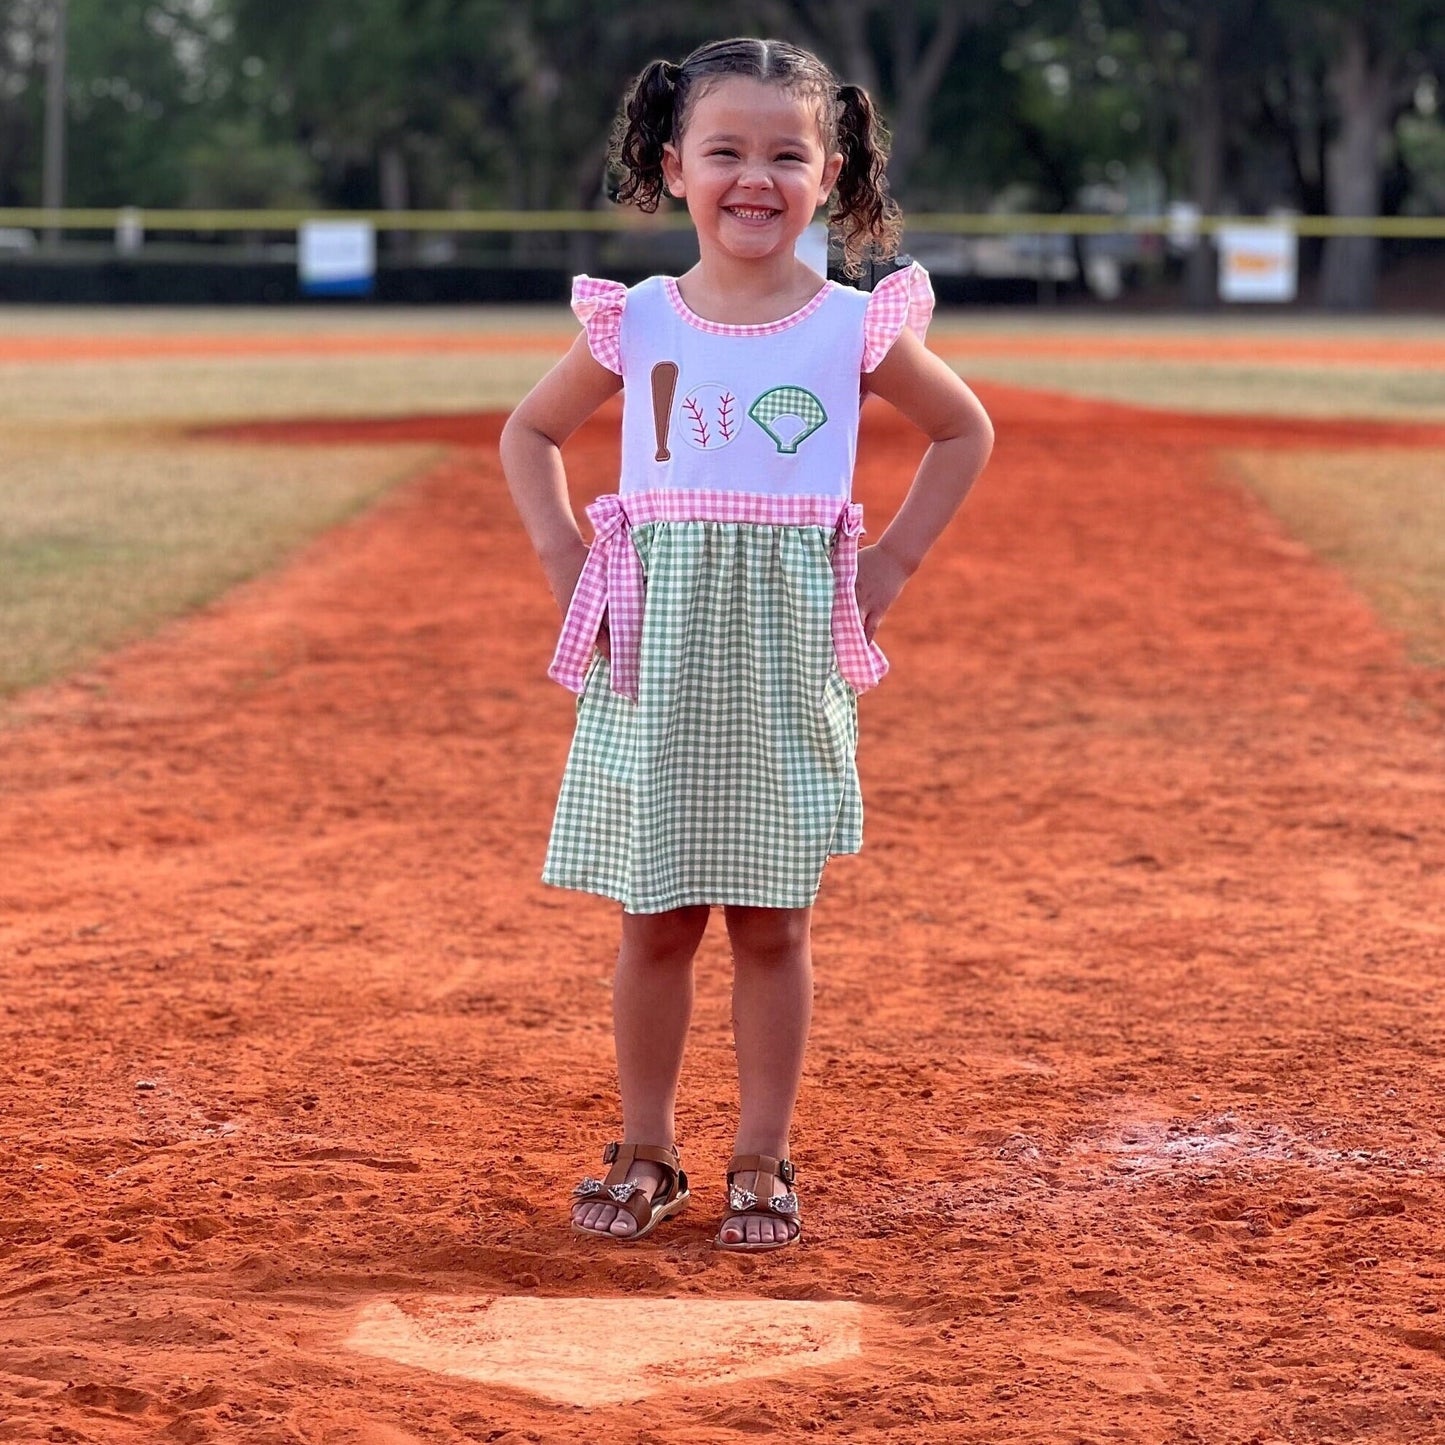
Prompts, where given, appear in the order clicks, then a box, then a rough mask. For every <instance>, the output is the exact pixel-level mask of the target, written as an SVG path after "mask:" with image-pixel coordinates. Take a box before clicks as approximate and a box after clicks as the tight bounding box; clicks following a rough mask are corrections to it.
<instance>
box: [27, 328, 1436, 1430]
mask: <svg viewBox="0 0 1445 1445" xmlns="http://www.w3.org/2000/svg"><path fill="white" fill-rule="evenodd" d="M575 330H576V328H575V323H573V322H571V320H570V319H569V317H568V316H567V315H566V313H565V312H564V311H562V310H560V309H559V310H555V311H553V310H545V309H544V310H536V311H524V310H520V309H518V310H495V311H484V312H462V311H457V312H441V311H438V312H419V313H406V314H402V313H379V312H368V311H348V310H337V311H320V310H317V311H306V312H280V311H277V312H267V313H253V312H252V313H248V312H230V313H220V312H216V313H207V312H187V313H182V312H163V311H157V312H145V313H141V312H106V313H95V312H82V311H65V312H61V311H45V312H41V311H25V310H15V309H12V310H9V311H7V312H6V313H5V317H4V325H3V330H0V860H3V861H0V979H3V982H4V985H5V989H4V997H3V1009H0V1104H3V1109H0V1300H3V1304H4V1308H3V1310H0V1440H13V1441H40V1440H52V1441H72V1442H103V1445H111V1442H130V1441H136V1442H143V1441H151V1440H155V1441H165V1442H172V1441H179V1442H231V1441H245V1442H258V1445H283V1442H284V1445H323V1442H324V1445H333V1442H334V1445H418V1442H428V1445H431V1442H437V1445H443V1442H445V1445H451V1442H463V1441H507V1442H520V1441H531V1442H552V1441H559V1442H591V1441H594V1440H599V1439H616V1440H622V1441H628V1442H632V1441H637V1442H648V1445H664V1442H665V1445H673V1442H686V1445H710V1442H719V1441H733V1440H737V1441H742V1440H748V1439H754V1438H757V1437H758V1436H759V1435H778V1436H784V1437H788V1438H791V1437H793V1436H795V1435H796V1436H798V1437H801V1438H806V1439H814V1440H820V1441H831V1440H879V1441H891V1442H898V1445H903V1442H908V1445H913V1442H923V1445H932V1442H953V1441H966V1442H978V1445H999V1442H1030V1445H1035V1442H1047V1445H1065V1442H1067V1445H1083V1442H1091V1445H1105V1442H1108V1445H1160V1442H1168V1445H1186V1442H1190V1445H1193V1442H1197V1445H1267V1442H1268V1445H1280V1442H1286V1441H1288V1442H1334V1445H1354V1442H1362V1441H1367V1442H1385V1441H1392V1442H1393V1441H1401V1442H1405V1441H1410V1442H1417V1441H1430V1440H1440V1439H1445V1223H1442V1220H1445V1062H1442V1052H1441V1038H1442V1028H1445V995H1442V991H1441V976H1442V970H1445V323H1442V322H1440V321H1439V320H1433V321H1430V320H1421V321H1415V322H1410V321H1390V320H1383V319H1360V320H1358V321H1348V322H1346V321H1329V322H1326V321H1323V320H1311V319H1294V320H1285V321H1281V320H1279V319H1278V318H1274V317H1255V316H1249V317H1242V316H1239V315H1237V314H1231V315H1230V316H1227V317H1223V318H1218V319H1216V318H1209V319H1207V320H1201V321H1193V322H1191V321H1187V320H1180V319H1177V318H1158V319H1146V320H1125V319H1119V318H1111V317H1099V318H1092V319H1087V318H1078V317H1072V316H1068V315H1055V314H1051V313H1048V312H1042V311H1041V312H1040V313H1038V314H1037V315H1029V314H1018V313H1015V314H1011V315H1007V316H991V315H979V314H975V313H962V312H961V313H956V314H953V315H947V316H942V317H940V318H939V321H938V323H937V325H936V326H935V329H934V332H933V334H932V336H931V344H932V345H933V346H934V348H935V349H936V350H938V351H939V352H940V353H941V354H942V355H944V356H945V357H946V358H947V359H948V360H949V361H950V362H951V363H952V364H954V365H955V366H956V367H957V368H958V369H959V370H960V372H961V373H962V374H963V375H964V376H965V378H966V379H968V380H969V382H970V383H971V384H972V385H973V386H974V387H975V389H976V390H977V391H978V393H979V395H980V397H981V398H982V399H983V401H984V402H985V404H986V405H987V406H988V408H989V410H990V413H991V415H992V416H993V419H994V422H995V426H996V429H997V434H998V445H997V449H996V451H995V454H994V458H993V461H992V463H991V464H990V467H989V469H988V471H987V472H986V473H985V475H984V477H983V479H982V481H981V482H980V483H979V485H978V487H977V489H976V491H975V494H974V495H973V496H972V497H971V498H970V500H969V502H968V504H967V505H966V507H965V509H964V511H963V513H962V515H961V516H960V518H959V519H958V521H957V522H956V523H955V525H954V526H953V528H952V529H951V530H950V531H949V532H948V533H947V534H946V536H945V538H944V539H943V540H942V542H940V544H939V546H938V547H937V549H936V550H935V552H934V554H932V555H931V556H930V558H929V559H928V561H927V563H926V564H925V566H924V568H923V570H922V571H921V572H920V573H919V574H918V576H917V578H916V579H915V580H914V582H913V583H912V584H911V585H910V587H909V588H908V590H907V591H906V592H905V593H904V595H903V597H902V599H901V600H900V602H899V603H898V605H897V607H896V608H895V609H894V611H893V613H892V614H890V616H889V617H888V619H887V621H886V622H885V624H884V626H883V629H882V631H881V632H880V635H879V641H880V643H881V644H882V645H883V647H884V649H885V651H886V652H887V653H888V655H889V657H890V659H891V661H892V669H893V670H892V672H891V674H890V676H889V677H888V679H887V681H886V682H885V683H884V685H883V686H882V687H880V688H879V689H878V690H877V691H876V692H873V693H870V694H868V695H867V696H866V697H865V698H864V699H863V700H862V702H861V704H860V710H861V716H862V743H861V748H860V769H861V772H862V777H863V792H864V800H865V808H866V823H865V840H866V841H865V847H864V851H863V853H862V855H861V856H860V857H858V858H846V859H840V860H836V861H835V862H834V863H833V864H832V865H830V869H829V872H828V875H827V877H826V879H825V882H824V888H823V893H822V896H821V898H820V900H819V903H818V907H817V912H816V927H815V951H816V968H817V1003H816V1010H815V1022H814V1032H813V1042H812V1047H811V1057H810V1065H809V1069H808V1072H807V1076H806V1078H805V1082H804V1090H803V1096H802V1101H801V1104H800V1107H799V1115H798V1121H797V1127H796V1130H795V1133H794V1138H793V1157H794V1159H795V1161H796V1163H797V1168H798V1184H797V1188H798V1193H799V1195H800V1198H801V1201H802V1209H803V1218H804V1242H803V1245H802V1247H801V1248H799V1249H796V1250H792V1251H788V1252H785V1253H783V1254H781V1255H775V1256H768V1257H761V1258H749V1257H734V1256H730V1255H726V1254H722V1253H719V1252H717V1251H715V1250H714V1249H713V1248H712V1247H711V1240H712V1236H713V1234H714V1232H715V1229H716V1226H717V1223H718V1220H719V1219H720V1217H721V1211H722V1207H723V1188H722V1170H723V1168H724V1166H725V1163H726V1159H727V1155H728V1152H729V1144H730V1136H729V1132H728V1129H729V1125H730V1123H731V1120H732V1115H733V1110H734V1092H735V1082H734V1078H733V1064H732V1056H731V1040H730V1022H729V1003H728V985H729V966H728V959H727V956H726V949H725V940H724V938H723V936H722V931H721V929H720V928H716V927H715V928H714V929H713V931H712V933H711V934H710V935H709V938H708V940H707V941H706V942H705V943H704V947H703V954H702V956H701V958H700V959H699V965H698V1002H697V1013H696V1019H695V1024H694V1031H693V1036H692V1043H691V1046H690V1050H689V1054H688V1059H687V1064H686V1068H685V1073H684V1084H683V1104H682V1114H681V1121H680V1122H681V1139H680V1143H681V1148H682V1155H683V1162H684V1165H685V1166H686V1168H687V1169H688V1172H689V1174H690V1175H691V1176H692V1180H693V1202H692V1205H691V1207H690V1208H689V1210H688V1211H687V1212H686V1213H684V1214H683V1215H682V1216H681V1217H680V1218H679V1219H677V1220H675V1221H670V1222H668V1223H667V1224H665V1225H664V1226H662V1227H661V1228H660V1229H659V1230H658V1231H657V1233H656V1234H654V1235H652V1236H651V1237H649V1238H648V1239H647V1240H644V1241H642V1242H641V1243H639V1244H637V1245H634V1246H609V1245H607V1244H606V1243H603V1242H599V1241H594V1240H589V1239H585V1238H578V1237H577V1236H574V1235H573V1234H571V1233H570V1232H569V1231H568V1228H567V1195H568V1191H569V1190H570V1188H571V1187H572V1184H573V1183H574V1182H575V1180H576V1179H577V1178H578V1177H580V1176H581V1175H582V1174H584V1173H589V1172H593V1173H595V1172H596V1166H597V1160H598V1157H599V1155H600V1151H601V1149H602V1147H603V1145H604V1144H605V1143H606V1142H607V1141H608V1140H609V1139H612V1138H614V1137H616V1134H617V1131H618V1127H619V1120H618V1113H617V1106H616V1101H615V1098H614V1094H613V1085H612V1053H611V1039H610V1020H609V992H608V989H609V977H610V968H611V953H612V950H613V948H614V946H615V933H616V918H615V911H614V906H613V905H610V904H608V903H605V902H603V901H602V900H598V899H591V898H587V897H584V896H581V895H574V894H567V893H561V892H556V891H552V890H547V889H544V888H543V887H542V886H541V884H540V883H539V882H538V881H537V873H538V869H539V867H540V862H541V857H542V852H543V848H544V844H545V839H546V834H547V828H548V825H549V822H550V817H551V808H552V803H553V801H554V798H555V789H556V785H557V781H558V778H559V776H560V771H561V767H562V762H563V759H564V757H565V753H566V748H567V744H568V739H569V736H570V724H571V719H572V715H573V713H572V702H571V699H570V697H569V696H568V694H566V693H565V692H563V691H562V690H561V689H560V688H558V687H557V686H556V685H555V684H553V683H551V682H549V681H548V680H547V678H546V675H545V669H546V665H547V662H548V659H549V657H550V655H551V648H552V644H553V640H554V637H555V633H556V628H557V625H558V618H557V616H556V613H555V609H554V607H553V605H552V603H551V601H550V599H549V598H548V596H547V594H546V589H545V587H544V585H543V582H542V577H541V572H540V569H539V568H538V567H537V566H536V564H535V562H534V561H533V559H532V557H531V555H530V552H529V550H528V547H527V544H526V539H525V537H524V535H523V533H522V531H521V528H520V526H519V524H518V522H517V521H516V519H515V517H514V516H513V513H512V511H511V508H510V506H509V503H508V500H507V495H506V489H505V485H504V483H503V480H502V477H501V474H500V471H499V468H498V464H497V460H496V446H495V444H496V439H497V435H498V431H499V429H500V425H501V421H502V419H503V418H504V416H505V412H506V408H507V407H508V405H509V404H511V403H512V402H514V401H515V400H516V399H517V398H518V397H519V396H520V395H521V394H522V393H523V392H524V391H525V389H526V387H527V386H528V385H529V384H530V382H531V381H532V380H534V379H535V378H536V377H537V376H539V375H540V374H541V373H542V371H543V370H544V369H545V368H546V367H547V366H548V365H549V364H550V362H551V360H552V359H553V358H555V357H556V356H557V355H559V354H560V353H561V351H562V349H563V348H564V347H565V346H566V345H567V344H568V341H569V339H570V337H571V336H572V335H574V334H575ZM921 450H922V438H921V437H920V436H918V435H917V434H916V433H913V432H912V431H911V430H910V429H909V428H908V427H907V426H906V425H904V424H903V423H901V422H900V421H898V420H896V419H895V418H894V417H893V416H892V414H891V413H889V412H888V411H887V410H886V409H883V408H882V407H881V406H879V407H877V409H875V404H869V406H868V407H867V408H865V413H864V425H863V436H862V442H861V456H860V467H859V473H858V478H857V486H856V494H857V496H858V497H859V499H860V500H861V501H862V502H863V503H864V505H865V509H866V512H867V515H868V518H869V527H870V530H871V531H872V533H873V534H874V535H875V536H876V535H877V533H878V532H879V531H881V529H882V525H883V523H884V521H885V520H886V518H887V517H888V516H889V515H890V512H891V509H892V508H893V507H894V506H896V505H897V503H898V501H899V500H900V499H901V497H902V495H903V493H904V491H905V490H906V488H907V485H908V482H909V479H910V477H911V473H912V468H913V465H914V464H915V462H916V460H917V458H918V456H919V455H920V453H921ZM617 455H618V439H617V413H616V412H615V411H611V410H609V411H605V412H604V413H602V414H600V415H599V416H598V417H597V418H596V419H595V420H594V421H592V422H591V423H589V424H588V425H587V426H586V427H584V428H583V429H582V430H581V431H580V432H579V433H578V434H577V435H576V436H575V437H574V438H573V439H572V441H571V442H570V443H569V444H568V447H567V452H566V459H567V462H568V466H569V476H570V480H571V483H572V486H573V489H574V497H575V500H576V501H577V503H578V505H579V507H580V505H581V504H582V503H583V502H585V501H586V500H587V499H588V498H589V497H590V496H592V495H594V494H596V493H598V492H601V491H605V490H610V489H612V487H613V486H614V484H615V481H616V466H617Z"/></svg>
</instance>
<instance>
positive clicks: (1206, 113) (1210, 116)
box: [1184, 7, 1224, 306]
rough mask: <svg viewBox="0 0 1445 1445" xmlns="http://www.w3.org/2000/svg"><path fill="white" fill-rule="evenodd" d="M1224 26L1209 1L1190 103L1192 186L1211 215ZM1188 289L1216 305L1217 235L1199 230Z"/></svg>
mask: <svg viewBox="0 0 1445 1445" xmlns="http://www.w3.org/2000/svg"><path fill="white" fill-rule="evenodd" d="M1220 40H1221V26H1220V19H1219V12H1218V11H1217V10H1215V9H1214V8H1212V7H1206V8H1205V10H1204V13H1203V15H1202V16H1201V17H1200V20H1199V30H1198V32H1197V35H1196V41H1195V44H1196V47H1197V49H1196V59H1197V60H1198V63H1199V85H1198V89H1197V90H1196V91H1195V93H1194V103H1193V106H1192V108H1191V110H1192V114H1191V121H1192V124H1191V126H1190V130H1191V139H1190V146H1189V189H1190V192H1191V193H1192V196H1193V200H1194V204H1195V205H1197V206H1198V207H1199V209H1200V211H1201V212H1202V213H1203V214H1204V215H1206V216H1213V215H1216V214H1217V213H1218V211H1219V201H1220V191H1221V186H1222V181H1223V176H1224V96H1223V79H1222V77H1221V75H1220ZM1184 289H1185V295H1186V297H1187V298H1188V301H1189V304H1190V305H1191V306H1213V305H1214V304H1215V302H1216V301H1217V300H1218V299H1219V287H1218V280H1217V262H1216V252H1215V246H1214V242H1213V239H1212V238H1211V237H1209V236H1200V238H1199V240H1198V241H1197V242H1196V243H1195V246H1194V249H1193V250H1192V251H1191V252H1190V253H1189V260H1188V263H1187V265H1186V267H1185V272H1184Z"/></svg>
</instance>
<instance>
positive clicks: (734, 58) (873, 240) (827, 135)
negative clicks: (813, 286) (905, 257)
mask: <svg viewBox="0 0 1445 1445" xmlns="http://www.w3.org/2000/svg"><path fill="white" fill-rule="evenodd" d="M728 75H741V76H745V77H747V78H748V79H750V80H770V81H774V82H775V83H777V84H778V85H781V86H785V87H786V88H787V89H788V90H790V91H793V92H796V93H797V94H800V95H804V96H808V97H810V98H814V99H816V101H817V104H818V128H819V131H820V133H821V136H822V141H823V149H824V151H825V152H826V153H827V154H830V155H831V154H832V153H833V152H835V151H837V152H840V153H841V154H842V156H843V169H842V170H841V171H840V172H839V174H838V180H837V184H836V185H835V186H834V188H833V197H832V201H831V204H830V205H829V207H828V225H829V227H830V228H831V229H832V231H833V232H834V233H835V234H836V236H837V238H838V240H839V242H840V243H841V245H842V248H843V271H844V273H845V274H846V275H849V276H857V275H858V274H859V273H860V272H861V271H862V269H863V263H864V261H866V260H869V259H878V260H884V259H887V258H888V257H890V256H894V255H896V254H897V252H898V246H899V243H900V240H901V239H902V234H903V215H902V212H900V211H899V209H898V206H897V203H896V202H895V201H894V200H893V198H892V197H891V196H890V195H889V194H888V176H887V164H888V132H887V131H886V130H885V129H884V126H883V122H882V120H881V119H880V117H879V115H878V111H877V109H876V107H875V106H874V104H873V101H872V100H871V99H870V97H869V95H868V92H867V91H866V90H864V89H862V88H861V87H860V86H857V85H842V84H840V83H839V80H838V77H837V76H836V75H834V74H833V72H832V71H831V70H830V69H829V68H828V67H827V66H826V65H825V64H824V63H823V62H822V61H821V60H819V59H818V57H817V56H816V55H814V54H812V52H811V51H807V50H804V49H802V48H801V47H800V46H797V45H792V44H790V43H789V42H788V41H786V40H755V39H750V38H737V39H733V40H714V41H712V42H711V43H710V44H708V45H701V46H699V47H698V48H697V49H696V50H694V51H693V52H692V54H691V55H689V56H688V57H687V59H686V60H684V61H683V62H682V64H681V65H674V64H673V63H672V62H671V61H670V60H653V61H650V62H649V63H648V64H647V65H646V66H644V67H643V69H642V71H641V72H640V73H639V74H638V76H637V78H636V79H635V80H634V81H633V82H632V84H631V85H630V86H629V87H628V90H627V95H626V97H625V98H624V100H623V102H622V109H621V111H620V112H619V113H618V116H617V120H616V122H615V123H614V125H613V128H612V144H611V147H610V150H609V153H608V159H609V161H610V162H611V164H612V166H613V168H614V170H615V171H616V172H617V173H618V174H619V176H620V180H619V181H618V184H617V188H616V191H615V193H614V194H615V196H616V199H617V200H618V201H620V202H622V203H624V204H630V205H635V206H637V207H639V208H640V209H641V210H644V211H655V210H656V209H657V205H658V201H659V200H660V199H661V197H662V196H663V194H664V193H665V187H664V181H663V174H662V148H663V147H664V146H665V145H676V144H677V143H678V142H679V141H680V140H681V139H682V133H683V130H684V129H685V127H686V125H687V120H688V112H689V110H690V109H691V107H692V105H693V103H694V102H695V101H696V100H697V98H698V97H699V96H700V95H701V94H702V93H703V91H704V90H706V88H707V87H708V86H709V85H710V84H713V83H715V82H716V81H717V80H718V79H719V78H720V77H722V76H728Z"/></svg>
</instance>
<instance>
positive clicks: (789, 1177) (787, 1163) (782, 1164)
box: [778, 1159, 794, 1188]
mask: <svg viewBox="0 0 1445 1445" xmlns="http://www.w3.org/2000/svg"><path fill="white" fill-rule="evenodd" d="M793 1175H794V1170H793V1161H792V1160H791V1159H780V1160H779V1161H778V1178H779V1179H781V1180H782V1181H783V1183H784V1184H786V1185H788V1187H789V1188H791V1187H792V1183H793Z"/></svg>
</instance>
